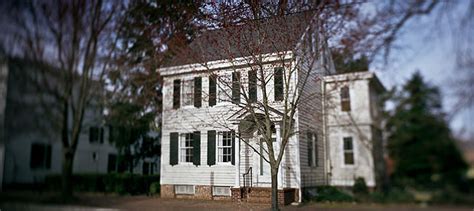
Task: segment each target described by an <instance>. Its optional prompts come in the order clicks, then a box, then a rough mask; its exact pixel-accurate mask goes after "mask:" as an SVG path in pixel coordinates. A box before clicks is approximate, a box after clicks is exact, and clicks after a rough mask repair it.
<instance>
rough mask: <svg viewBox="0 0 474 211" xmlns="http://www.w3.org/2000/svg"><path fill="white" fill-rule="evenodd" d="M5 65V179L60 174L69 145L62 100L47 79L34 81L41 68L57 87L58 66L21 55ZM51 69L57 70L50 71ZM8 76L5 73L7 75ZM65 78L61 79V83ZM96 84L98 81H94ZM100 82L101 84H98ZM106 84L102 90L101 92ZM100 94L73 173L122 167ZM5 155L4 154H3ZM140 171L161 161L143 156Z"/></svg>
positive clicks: (10, 182)
mask: <svg viewBox="0 0 474 211" xmlns="http://www.w3.org/2000/svg"><path fill="white" fill-rule="evenodd" d="M0 67H1V71H2V82H3V83H2V85H1V86H2V90H1V91H2V96H3V99H2V104H3V105H2V107H3V106H4V110H3V111H4V113H2V116H1V121H2V122H3V124H2V128H1V130H2V134H1V135H2V140H1V144H2V151H0V152H2V154H0V155H1V156H2V159H3V162H2V163H3V165H2V166H0V167H1V170H2V176H3V184H5V185H6V186H10V187H12V186H13V187H15V186H16V185H29V184H35V183H41V182H43V180H44V177H45V176H47V175H50V174H60V173H61V169H62V160H63V150H62V143H61V141H60V140H61V138H60V137H61V133H60V131H61V130H60V129H58V122H59V121H58V119H59V117H58V114H60V113H59V109H58V106H60V104H59V103H58V102H57V101H55V100H54V98H52V97H51V95H50V94H51V92H49V91H48V90H47V89H46V88H45V87H43V88H41V87H38V86H41V85H44V86H46V84H36V83H33V81H34V77H35V73H39V72H40V70H42V69H41V68H43V70H44V71H45V74H41V75H44V76H45V77H46V78H47V80H48V83H49V88H51V87H53V86H54V85H55V84H56V83H55V82H54V81H55V79H56V78H57V75H59V74H58V72H54V71H55V70H51V69H52V68H50V67H48V66H46V65H44V64H39V63H36V62H32V61H30V60H26V59H19V58H8V57H6V58H4V59H3V60H2V61H1V64H0ZM46 70H51V71H53V72H51V73H46ZM3 76H5V77H3ZM57 84H59V83H57ZM92 85H93V86H96V85H97V83H93V84H92ZM97 86H98V85H97ZM98 87H99V86H98ZM99 90H100V88H98V89H97V92H95V93H96V94H100V93H101V92H100V91H99ZM101 100H102V98H101V96H100V95H97V96H93V100H91V102H90V103H89V104H88V106H87V107H86V109H85V114H84V119H83V124H82V131H81V134H80V137H79V142H78V146H77V149H76V153H75V156H74V165H73V173H75V174H77V173H98V174H102V173H108V172H117V171H119V170H120V169H119V168H120V167H121V165H120V163H119V157H118V150H117V148H116V147H115V146H114V144H113V140H111V139H110V136H109V133H110V127H109V126H108V125H106V123H105V119H104V108H103V106H102V105H103V104H102V103H101V102H100V101H101ZM0 161H1V160H0ZM134 172H135V173H143V174H153V173H156V172H157V165H156V164H154V163H152V161H147V162H140V163H139V164H138V165H137V167H136V168H135V169H134Z"/></svg>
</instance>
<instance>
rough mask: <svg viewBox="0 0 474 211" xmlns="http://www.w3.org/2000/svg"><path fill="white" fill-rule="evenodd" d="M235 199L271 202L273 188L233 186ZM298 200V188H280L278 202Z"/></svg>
mask: <svg viewBox="0 0 474 211" xmlns="http://www.w3.org/2000/svg"><path fill="white" fill-rule="evenodd" d="M231 191H232V200H233V201H246V202H252V203H264V204H270V203H271V202H272V189H271V188H263V187H252V188H248V189H245V188H233V189H232V190H231ZM295 201H298V189H295V188H285V189H283V190H278V203H279V204H281V205H288V204H290V203H292V202H295Z"/></svg>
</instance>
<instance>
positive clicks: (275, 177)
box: [271, 168, 280, 211]
mask: <svg viewBox="0 0 474 211" xmlns="http://www.w3.org/2000/svg"><path fill="white" fill-rule="evenodd" d="M271 174H272V210H273V211H277V210H280V208H279V207H278V168H271Z"/></svg>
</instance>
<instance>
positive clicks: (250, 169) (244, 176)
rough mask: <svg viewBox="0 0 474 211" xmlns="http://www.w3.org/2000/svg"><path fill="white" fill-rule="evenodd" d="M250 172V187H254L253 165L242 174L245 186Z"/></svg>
mask: <svg viewBox="0 0 474 211" xmlns="http://www.w3.org/2000/svg"><path fill="white" fill-rule="evenodd" d="M249 174H250V187H252V185H253V184H252V167H249V168H248V169H247V172H246V173H244V174H243V175H242V177H243V179H244V187H247V182H248V181H247V180H246V176H248V175H249Z"/></svg>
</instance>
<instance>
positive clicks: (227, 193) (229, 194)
mask: <svg viewBox="0 0 474 211" xmlns="http://www.w3.org/2000/svg"><path fill="white" fill-rule="evenodd" d="M218 189H221V190H222V189H226V191H224V192H225V193H222V192H221V191H216V190H218ZM218 192H219V193H218ZM231 193H232V191H231V190H230V187H229V186H212V195H213V196H231Z"/></svg>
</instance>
